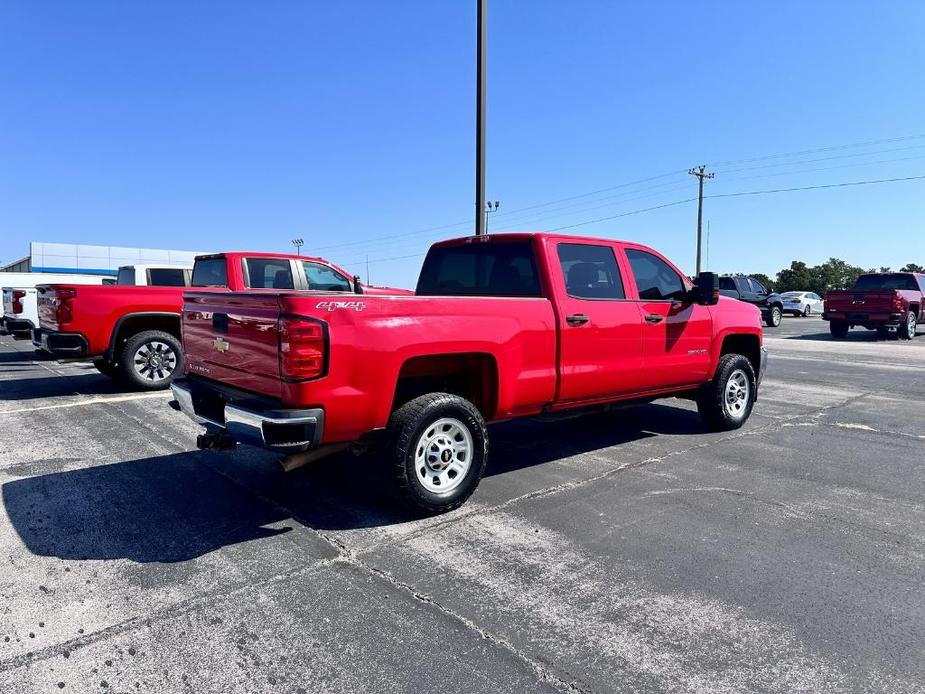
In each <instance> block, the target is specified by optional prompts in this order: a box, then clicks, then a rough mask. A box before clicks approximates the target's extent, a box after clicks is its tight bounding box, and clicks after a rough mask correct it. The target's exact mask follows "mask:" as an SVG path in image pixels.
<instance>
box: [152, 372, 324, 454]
mask: <svg viewBox="0 0 925 694" xmlns="http://www.w3.org/2000/svg"><path fill="white" fill-rule="evenodd" d="M170 390H171V391H173V395H174V397H175V398H176V404H174V403H171V406H172V407H174V408H175V409H177V410H179V411H180V412H182V413H183V414H185V415H186V416H187V417H189V418H190V419H192V420H193V421H194V422H196V423H197V424H201V425H203V426H208V427H213V428H219V429H223V430H224V431H225V432H227V433H228V434H229V435H230V436H231V437H232V438H233V439H234V440H235V441H237V442H238V443H246V444H250V445H252V446H258V447H260V448H268V449H271V450H274V451H281V452H287V453H291V452H295V451H309V450H312V449H313V448H317V447H318V446H320V445H321V436H322V434H323V432H324V410H322V409H321V408H314V409H306V410H295V409H279V408H276V407H273V406H272V405H264V404H261V402H260V401H259V400H257V399H254V398H242V399H241V400H240V401H235V400H234V399H233V398H229V396H228V393H227V391H224V390H222V389H219V388H215V387H211V386H209V385H207V384H203V383H200V382H198V381H196V382H193V381H190V380H188V379H183V380H180V381H174V382H173V383H172V384H171V386H170Z"/></svg>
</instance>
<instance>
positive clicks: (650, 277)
mask: <svg viewBox="0 0 925 694" xmlns="http://www.w3.org/2000/svg"><path fill="white" fill-rule="evenodd" d="M626 257H627V258H629V261H630V267H632V269H633V276H634V277H635V278H636V288H637V289H638V290H639V298H640V299H643V300H645V301H673V300H675V299H683V298H684V297H685V296H686V295H687V291H686V289H685V287H684V282H682V281H681V278H680V276H678V273H677V272H675V271H674V270H673V269H672V268H671V266H670V265H669V264H668V263H666V262H665V261H664V260H662V259H661V258H659V257H657V256H654V255H652V254H651V253H647V252H646V251H640V250H637V249H635V248H630V249H627V251H626Z"/></svg>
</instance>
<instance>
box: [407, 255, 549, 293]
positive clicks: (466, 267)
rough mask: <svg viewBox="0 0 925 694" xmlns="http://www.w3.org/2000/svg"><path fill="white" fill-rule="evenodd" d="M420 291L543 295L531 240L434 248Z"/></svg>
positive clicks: (423, 268)
mask: <svg viewBox="0 0 925 694" xmlns="http://www.w3.org/2000/svg"><path fill="white" fill-rule="evenodd" d="M417 293H418V294H423V295H429V296H540V283H539V278H538V277H537V274H536V264H535V263H534V262H533V249H532V248H531V246H530V244H529V243H521V242H507V243H505V242H495V243H471V244H466V245H464V246H445V247H443V248H434V249H432V250H431V251H430V252H429V253H428V254H427V258H426V259H425V260H424V267H422V268H421V278H420V279H419V280H418V287H417Z"/></svg>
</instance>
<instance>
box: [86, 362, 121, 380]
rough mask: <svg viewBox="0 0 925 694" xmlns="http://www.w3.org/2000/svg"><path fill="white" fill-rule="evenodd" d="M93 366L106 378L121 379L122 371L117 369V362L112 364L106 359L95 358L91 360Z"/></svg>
mask: <svg viewBox="0 0 925 694" xmlns="http://www.w3.org/2000/svg"><path fill="white" fill-rule="evenodd" d="M93 366H95V367H96V370H97V371H99V372H100V373H101V374H103V375H104V376H106V377H108V378H111V379H113V380H121V379H122V371H120V370H119V366H118V365H117V364H113V363H112V362H111V361H108V360H106V359H97V360H96V361H94V362H93Z"/></svg>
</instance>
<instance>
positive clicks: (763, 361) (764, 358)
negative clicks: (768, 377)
mask: <svg viewBox="0 0 925 694" xmlns="http://www.w3.org/2000/svg"><path fill="white" fill-rule="evenodd" d="M767 368H768V348H767V347H762V348H761V357H760V359H759V360H758V384H759V385H760V384H761V380H762V379H763V378H764V372H765V371H766V370H767Z"/></svg>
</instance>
